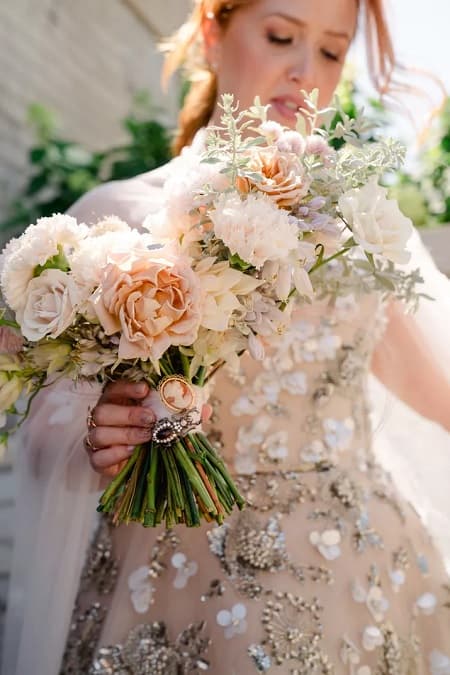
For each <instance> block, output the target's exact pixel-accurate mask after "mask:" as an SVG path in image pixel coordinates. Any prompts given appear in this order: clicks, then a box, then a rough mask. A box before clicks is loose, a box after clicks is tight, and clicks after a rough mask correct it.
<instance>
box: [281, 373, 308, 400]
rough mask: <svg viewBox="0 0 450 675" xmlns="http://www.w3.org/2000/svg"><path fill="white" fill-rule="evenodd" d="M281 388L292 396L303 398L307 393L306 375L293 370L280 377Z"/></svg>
mask: <svg viewBox="0 0 450 675" xmlns="http://www.w3.org/2000/svg"><path fill="white" fill-rule="evenodd" d="M280 379H281V381H280V383H281V388H282V389H284V390H285V391H288V392H289V393H290V394H293V395H294V396H297V395H300V396H304V395H305V394H306V393H307V392H308V380H307V376H306V373H304V372H303V371H301V370H295V371H293V372H292V373H285V374H284V375H282V376H281V378H280Z"/></svg>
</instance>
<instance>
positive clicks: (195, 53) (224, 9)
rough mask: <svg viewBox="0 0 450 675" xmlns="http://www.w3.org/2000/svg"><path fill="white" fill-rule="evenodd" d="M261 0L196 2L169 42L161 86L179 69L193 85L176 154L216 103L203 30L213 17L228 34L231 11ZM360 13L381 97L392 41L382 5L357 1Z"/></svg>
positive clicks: (378, 0) (388, 79)
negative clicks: (204, 45) (205, 52)
mask: <svg viewBox="0 0 450 675" xmlns="http://www.w3.org/2000/svg"><path fill="white" fill-rule="evenodd" d="M257 1H258V0H194V2H195V4H194V9H193V11H192V13H191V15H190V17H189V18H188V20H187V21H186V22H185V23H184V24H183V25H182V26H181V28H179V30H178V31H177V32H176V33H175V34H174V35H173V36H172V38H170V39H169V40H167V41H166V42H165V43H164V44H163V45H162V49H163V51H165V52H166V59H165V63H164V68H163V81H164V82H167V80H168V79H169V78H170V77H171V75H172V74H173V73H174V72H175V71H177V70H178V69H180V68H183V71H184V72H185V74H186V77H187V79H188V81H189V83H190V88H189V92H188V94H187V96H186V98H185V101H184V105H183V107H182V109H181V111H180V114H179V118H178V130H177V134H176V137H175V140H174V143H173V147H172V149H173V152H174V154H179V153H180V152H181V149H182V148H183V147H184V146H185V145H189V144H190V143H191V142H192V139H193V138H194V136H195V134H196V132H197V131H198V130H199V129H200V128H201V127H203V126H205V125H206V124H208V122H209V120H210V118H211V116H212V114H213V111H214V107H215V104H216V98H217V78H216V75H215V73H214V71H213V69H212V68H211V67H210V65H209V64H208V63H207V62H206V60H205V57H204V51H203V41H202V25H203V22H204V20H205V19H206V18H208V17H211V16H214V17H215V19H216V21H217V22H218V24H219V26H220V27H221V28H223V29H226V26H227V23H228V21H229V20H230V17H231V15H232V14H233V12H234V11H235V10H236V9H238V8H239V7H242V6H244V5H248V4H250V3H251V2H257ZM358 4H359V12H360V14H361V13H364V18H365V33H366V42H367V61H368V67H369V73H370V76H371V79H372V82H373V84H374V85H375V87H376V89H377V90H378V91H379V93H380V95H383V94H386V93H387V92H389V89H390V86H391V84H392V82H393V73H394V70H395V67H396V62H395V54H394V48H393V44H392V38H391V35H390V32H389V28H388V24H387V21H386V16H385V12H384V7H383V0H358Z"/></svg>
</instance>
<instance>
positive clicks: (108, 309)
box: [91, 251, 201, 363]
mask: <svg viewBox="0 0 450 675" xmlns="http://www.w3.org/2000/svg"><path fill="white" fill-rule="evenodd" d="M91 304H92V306H93V308H94V311H95V313H96V315H97V317H98V319H99V321H100V323H101V325H102V326H103V328H104V330H105V332H106V334H107V335H113V334H114V333H119V332H120V333H121V336H120V343H119V358H121V359H134V358H136V359H137V358H139V359H142V360H148V359H150V360H151V361H152V362H153V363H156V362H157V361H158V360H159V359H160V358H161V356H162V355H163V354H164V352H165V351H166V350H167V349H168V348H169V347H170V346H171V345H176V346H180V345H183V346H189V345H191V344H192V343H193V342H194V341H195V339H196V336H197V331H198V327H199V324H200V318H201V312H200V307H201V287H200V284H199V282H198V280H197V277H196V275H195V273H194V272H193V271H192V269H191V268H190V267H189V265H188V264H187V263H184V262H183V261H180V260H177V261H172V260H170V259H165V258H163V257H162V255H161V251H153V252H152V251H146V252H143V253H142V254H141V255H134V256H129V257H124V258H122V259H120V260H118V261H116V262H110V263H109V264H108V265H107V266H106V268H105V270H104V273H103V276H102V279H101V282H100V285H99V286H98V288H97V290H96V291H95V293H94V294H93V297H92V299H91Z"/></svg>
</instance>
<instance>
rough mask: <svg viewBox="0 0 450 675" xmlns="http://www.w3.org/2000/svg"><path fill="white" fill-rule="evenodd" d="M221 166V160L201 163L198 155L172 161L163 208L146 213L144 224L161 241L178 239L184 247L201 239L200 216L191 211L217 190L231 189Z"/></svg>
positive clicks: (164, 192)
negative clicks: (215, 162)
mask: <svg viewBox="0 0 450 675" xmlns="http://www.w3.org/2000/svg"><path fill="white" fill-rule="evenodd" d="M222 168H223V165H222V164H221V163H217V164H208V163H206V162H203V163H202V162H201V161H200V156H199V155H197V154H194V153H192V152H187V153H183V155H181V156H180V157H178V158H177V159H176V160H174V161H173V163H172V165H171V169H172V171H171V174H170V176H169V177H168V179H167V180H166V182H165V183H164V191H163V195H164V205H163V207H162V208H161V209H160V210H159V211H157V212H156V213H151V214H149V215H148V216H147V218H146V219H145V221H144V227H145V228H146V229H147V230H148V231H149V232H151V234H152V235H153V236H154V237H155V238H156V239H158V241H161V242H168V241H175V240H176V241H178V242H180V243H181V242H182V243H183V247H184V248H186V247H187V246H188V245H189V244H190V243H191V242H192V241H196V240H198V239H201V238H202V235H203V232H202V229H201V228H198V227H196V226H197V224H198V216H197V215H196V214H195V212H194V214H193V215H192V212H193V211H195V209H197V208H199V207H202V206H205V205H206V204H209V203H210V202H211V199H212V195H213V194H214V192H218V193H220V192H224V191H225V190H227V189H228V188H229V186H230V181H229V178H228V177H227V176H226V175H225V174H223V173H220V170H221V169H222Z"/></svg>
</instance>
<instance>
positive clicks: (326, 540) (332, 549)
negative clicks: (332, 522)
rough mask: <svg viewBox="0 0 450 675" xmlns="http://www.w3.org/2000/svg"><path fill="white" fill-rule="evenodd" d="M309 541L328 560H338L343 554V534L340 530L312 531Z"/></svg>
mask: <svg viewBox="0 0 450 675" xmlns="http://www.w3.org/2000/svg"><path fill="white" fill-rule="evenodd" d="M309 541H310V542H311V544H312V545H313V546H315V547H316V548H317V550H318V551H319V553H320V554H321V555H323V557H324V558H325V559H326V560H336V559H337V558H339V556H340V555H341V553H342V551H341V547H340V546H339V544H340V543H341V534H340V532H339V530H324V531H323V532H317V531H314V532H311V533H310V535H309Z"/></svg>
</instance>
